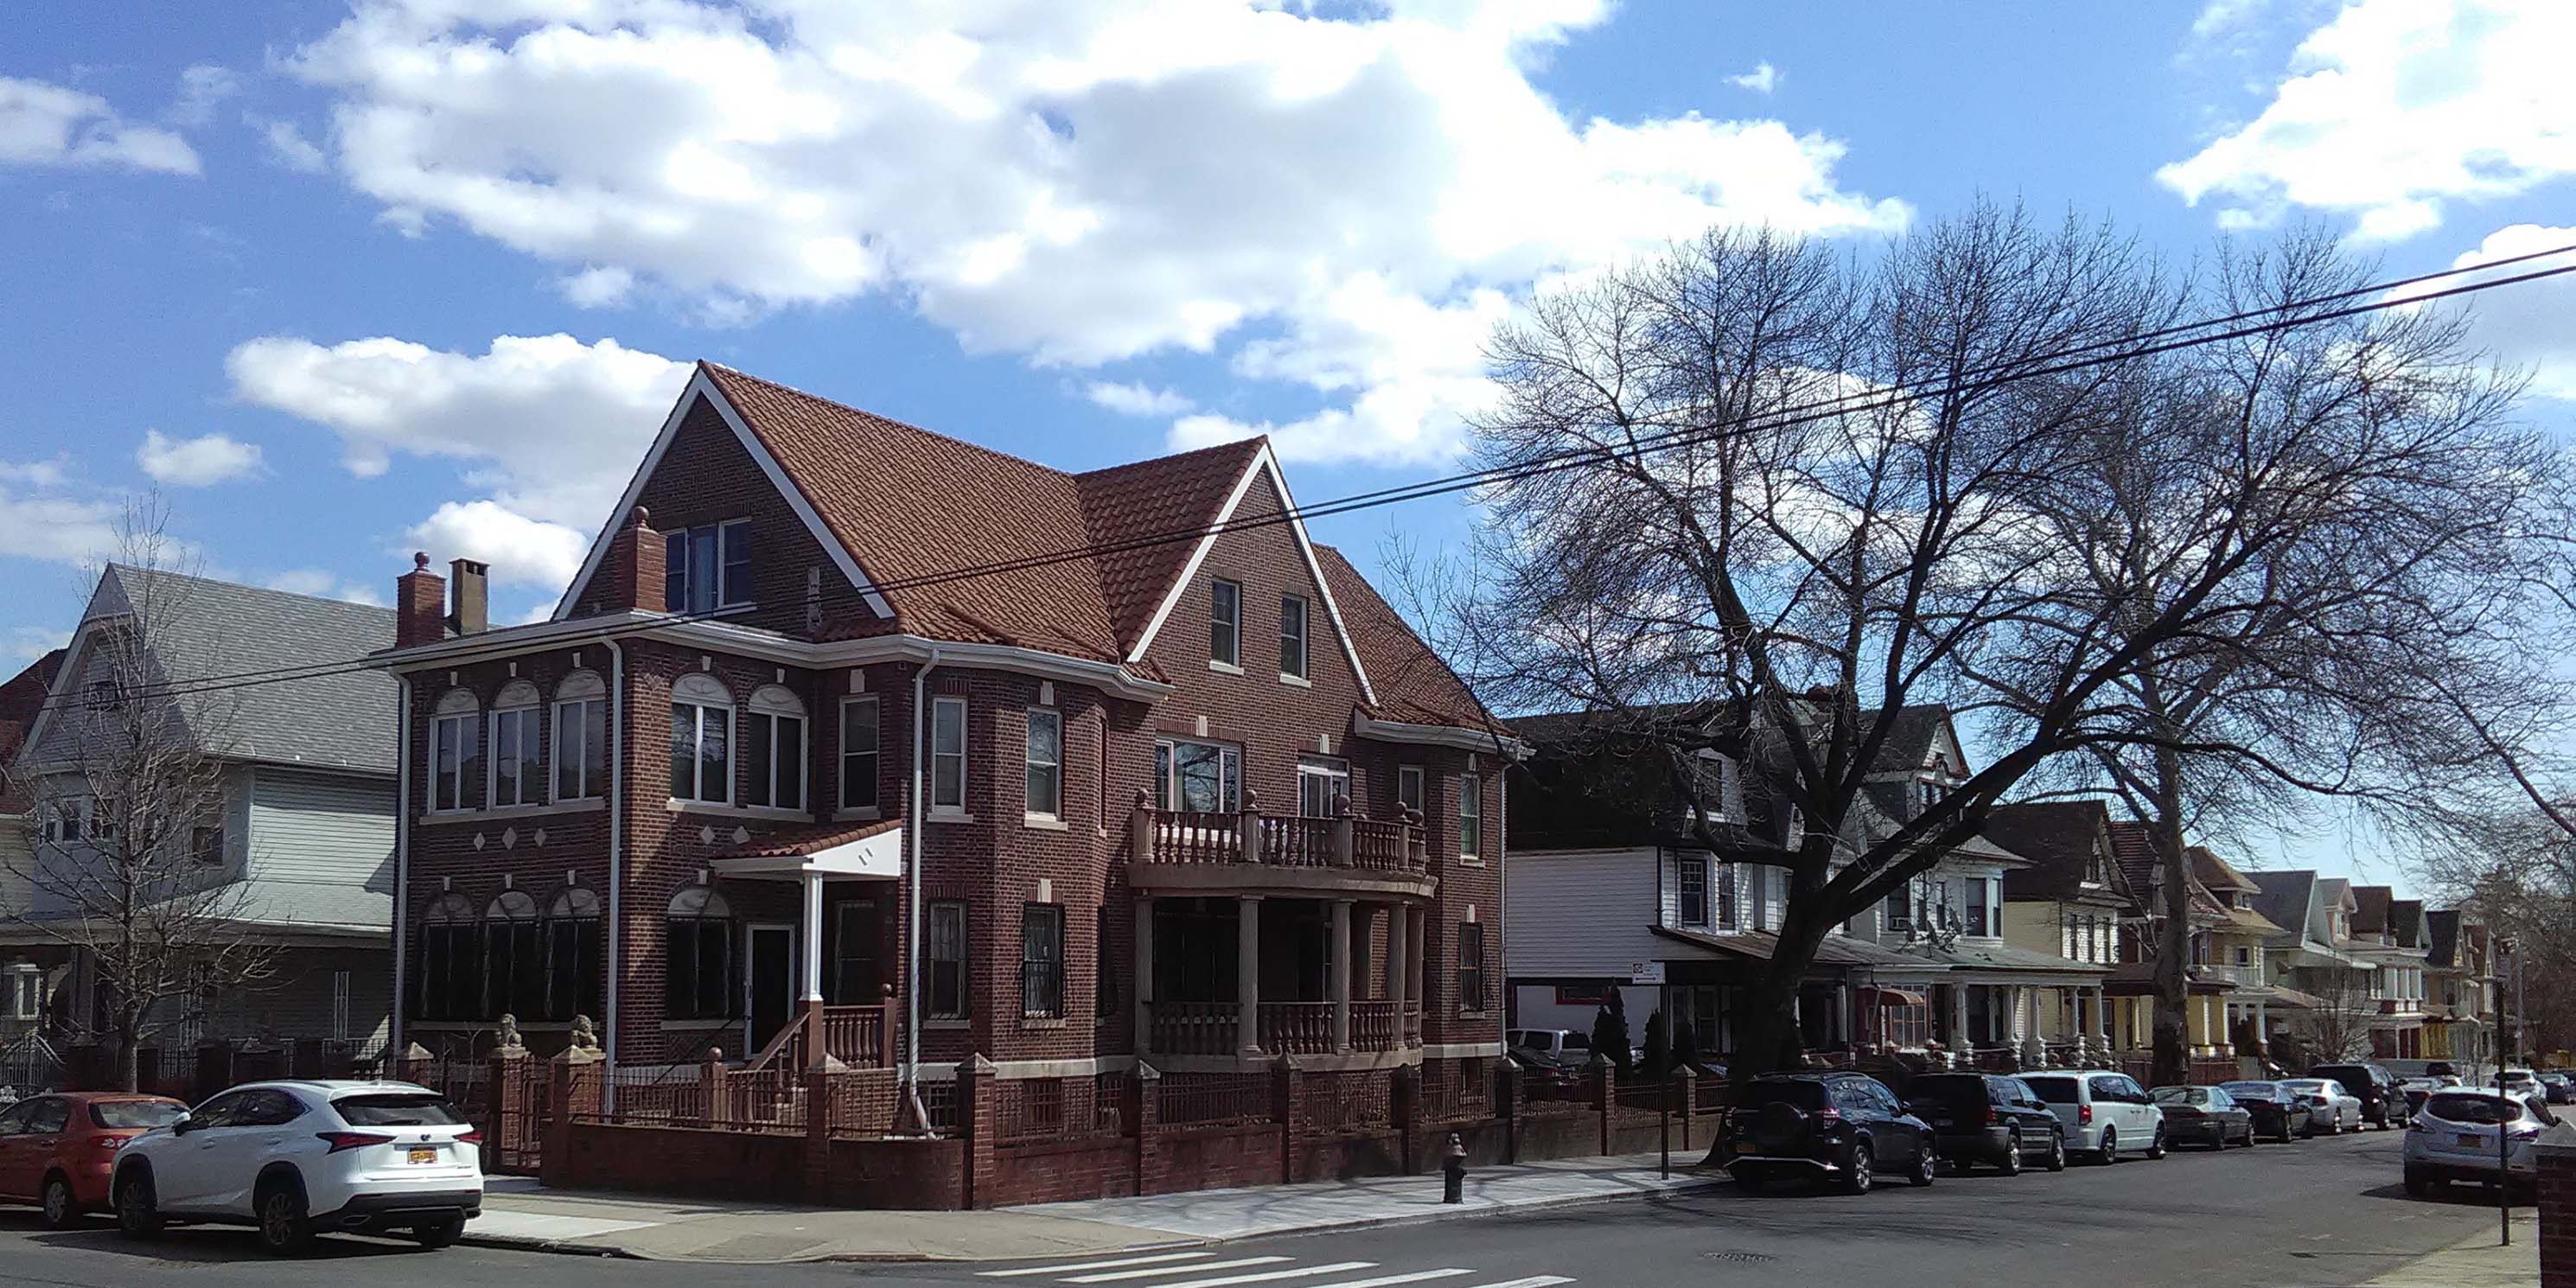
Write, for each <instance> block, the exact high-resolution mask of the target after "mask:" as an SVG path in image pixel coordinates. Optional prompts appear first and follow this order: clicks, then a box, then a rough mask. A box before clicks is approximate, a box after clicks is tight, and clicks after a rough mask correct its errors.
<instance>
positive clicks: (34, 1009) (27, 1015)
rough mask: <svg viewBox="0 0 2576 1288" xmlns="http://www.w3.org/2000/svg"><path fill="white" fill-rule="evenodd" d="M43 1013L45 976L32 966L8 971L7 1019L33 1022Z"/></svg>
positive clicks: (16, 967)
mask: <svg viewBox="0 0 2576 1288" xmlns="http://www.w3.org/2000/svg"><path fill="white" fill-rule="evenodd" d="M44 1013H45V976H44V973H43V972H42V971H39V970H37V969H36V968H35V967H33V966H13V967H11V968H10V969H9V1018H11V1019H13V1020H33V1019H38V1018H40V1017H42V1016H43V1015H44Z"/></svg>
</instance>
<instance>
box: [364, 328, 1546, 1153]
mask: <svg viewBox="0 0 2576 1288" xmlns="http://www.w3.org/2000/svg"><path fill="white" fill-rule="evenodd" d="M1293 516H1294V511H1293V509H1292V508H1291V502H1290V500H1289V496H1288V491H1287V487H1286V484H1285V481H1284V479H1283V477H1282V475H1281V473H1280V470H1279V466H1278V463H1277V458H1276V456H1275V455H1274V453H1273V451H1272V449H1271V448H1270V446H1269V444H1268V443H1267V441H1266V440H1253V441H1248V442H1240V443H1232V444H1227V445H1224V446H1220V447H1212V448H1208V449H1204V450H1201V451H1196V452H1190V453H1185V454H1182V455H1178V456H1171V457H1165V458H1161V459H1157V460H1149V461H1144V462H1140V463H1136V464H1131V465H1123V466H1118V467H1114V468H1109V469H1101V470H1094V471H1091V472H1088V473H1080V474H1073V473H1066V472H1063V471H1059V470H1055V469H1051V468H1048V467H1046V466H1042V465H1038V464H1034V463H1032V462H1029V461H1025V460H1021V459H1018V458H1015V457H1011V456H1006V455H1003V454H1001V453H998V452H992V451H988V450H986V449H984V448H980V447H977V446H974V445H973V444H970V443H966V442H961V441H959V440H956V439H952V438H947V437H943V436H941V435H938V434H934V433H930V432H928V431H925V430H921V429H916V428H913V427H911V426H908V425H901V424H897V423H895V422H892V421H888V420H884V419H882V418H879V417H876V416H873V415H870V414H868V413H865V412H861V411H857V410H854V409H852V408H849V407H845V406H842V405H839V404H837V403H833V402H829V401H826V400H824V399H822V398H818V397H814V396H812V395H809V394H805V393H801V392H798V391H796V390H792V389H788V388H786V387H784V386H781V385H777V384H773V383H770V382H768V381H765V380H760V379H756V378H754V377H751V376H747V375H743V374H741V373H739V372H734V371H730V370H727V369H724V368H721V367H716V366H712V365H708V364H700V366H699V367H698V368H697V371H696V374H695V376H694V377H693V378H692V379H691V381H690V382H689V384H688V386H687V388H686V390H685V391H684V392H683V393H682V395H681V397H680V400H679V402H678V404H677V405H676V406H675V407H674V408H673V409H672V411H671V413H670V416H669V418H668V420H667V421H665V422H664V424H663V425H662V428H661V430H660V432H659V434H658V435H657V437H656V438H655V439H654V440H653V443H652V446H651V448H650V449H649V451H647V453H646V454H645V456H644V459H643V462H642V464H641V466H640V467H639V468H638V469H637V470H636V472H635V475H634V478H633V481H632V483H631V484H630V485H629V487H628V489H627V491H626V494H625V495H624V497H623V498H622V499H621V500H620V501H619V503H618V507H617V509H616V511H615V514H614V516H613V517H612V519H611V521H610V522H609V524H608V526H607V527H606V528H604V529H603V530H602V531H601V532H600V533H599V534H598V535H597V538H596V540H595V541H594V543H593V545H592V548H591V550H590V552H589V555H588V557H587V558H586V559H585V561H584V563H583V565H582V567H581V570H580V572H579V575H578V576H577V577H576V578H575V579H574V580H573V582H572V584H571V586H570V587H569V588H568V589H567V591H566V592H565V594H564V596H563V599H562V602H561V604H560V606H559V607H558V608H557V610H556V611H555V613H554V614H553V616H552V617H551V618H550V619H549V620H546V621H542V622H537V623H534V624H529V625H520V626H502V627H495V626H492V625H491V624H490V622H489V620H488V616H487V613H486V610H485V587H486V584H487V577H488V570H487V569H486V568H485V567H484V566H483V565H481V564H476V563H472V562H468V561H464V560H458V561H456V563H455V564H454V565H452V568H451V577H450V578H442V577H440V576H438V575H437V574H434V573H432V572H430V571H429V570H428V562H427V559H426V557H425V556H424V557H423V558H421V559H420V560H418V561H417V562H418V564H419V566H418V567H416V568H415V569H414V570H413V571H412V572H410V573H408V574H406V575H404V576H403V577H401V578H400V579H399V582H398V587H397V590H398V594H397V614H398V617H399V622H400V625H399V632H398V635H397V638H396V641H395V646H394V647H392V648H391V649H389V650H387V651H384V652H382V653H379V654H378V655H377V660H378V661H379V663H381V664H382V665H383V666H384V667H385V668H386V669H387V671H388V672H390V673H391V674H392V675H394V676H396V677H398V679H399V683H400V684H401V686H402V689H403V693H404V698H405V702H406V704H407V705H406V707H405V710H406V715H405V718H404V724H403V728H402V731H401V733H400V736H399V739H398V740H397V739H396V738H392V737H389V738H388V739H387V740H386V742H385V744H384V747H385V752H386V753H387V754H391V753H392V750H393V749H394V748H395V747H397V746H399V747H400V748H401V749H402V755H403V760H404V764H405V782H404V786H403V788H402V791H403V800H404V802H405V807H404V810H403V821H402V832H403V835H402V855H403V858H402V870H403V879H402V884H401V890H402V898H401V900H400V901H399V906H400V908H401V922H400V927H401V930H400V935H401V943H402V944H403V955H402V971H403V989H402V993H403V1008H402V1019H401V1025H402V1028H401V1036H402V1040H403V1041H405V1042H406V1043H413V1042H417V1043H419V1044H421V1045H424V1046H427V1047H430V1048H432V1049H440V1048H445V1049H449V1050H463V1049H467V1048H469V1047H470V1046H471V1045H472V1044H473V1043H475V1042H477V1041H478V1040H480V1035H481V1034H483V1033H484V1031H486V1030H488V1029H489V1028H490V1027H491V1026H492V1024H493V1022H494V1021H495V1020H496V1019H497V1018H498V1017H499V1016H501V1015H502V1014H505V1013H507V1014H510V1015H512V1016H514V1017H515V1018H516V1019H517V1020H518V1021H519V1028H520V1031H521V1032H522V1033H524V1034H526V1035H527V1040H528V1042H529V1044H530V1045H531V1046H532V1047H535V1048H537V1049H538V1050H540V1051H546V1050H551V1049H553V1048H556V1047H560V1046H562V1045H563V1044H564V1043H565V1042H566V1041H568V1040H569V1039H568V1037H567V1034H568V1031H569V1030H570V1029H571V1028H572V1027H573V1024H574V1021H575V1020H576V1017H586V1018H589V1019H593V1020H596V1021H597V1022H598V1028H599V1032H600V1036H601V1037H602V1038H603V1040H604V1047H605V1051H606V1054H607V1057H608V1059H609V1060H610V1061H611V1073H612V1076H613V1077H612V1084H611V1085H612V1089H614V1088H615V1087H616V1086H619V1085H623V1084H620V1083H618V1082H616V1081H615V1080H614V1075H616V1074H618V1073H620V1072H625V1073H628V1074H630V1075H631V1076H633V1077H640V1078H654V1077H662V1076H667V1075H670V1074H671V1073H672V1071H673V1070H675V1069H677V1070H681V1071H683V1072H684V1073H685V1072H686V1071H687V1070H690V1069H693V1068H694V1067H695V1066H696V1064H697V1063H698V1062H700V1061H702V1060H705V1059H708V1058H710V1057H711V1052H713V1051H721V1052H723V1053H724V1054H723V1058H724V1059H725V1060H727V1061H730V1062H736V1063H749V1064H754V1065H759V1066H761V1067H763V1068H770V1067H776V1065H777V1062H779V1061H781V1060H786V1059H792V1058H793V1057H792V1056H791V1055H790V1054H788V1053H790V1052H793V1051H796V1050H799V1049H802V1050H804V1051H806V1052H808V1053H814V1054H818V1055H828V1056H829V1058H831V1059H834V1060H839V1061H841V1062H843V1063H844V1064H848V1065H852V1066H858V1067H875V1066H881V1065H884V1064H887V1063H889V1061H888V1060H887V1059H886V1054H885V1053H886V1052H887V1051H889V1050H891V1051H893V1052H895V1053H896V1057H895V1060H894V1061H892V1063H898V1064H901V1065H904V1066H910V1067H916V1069H917V1077H918V1079H919V1080H922V1081H934V1082H935V1081H944V1080H946V1079H947V1078H948V1077H949V1076H950V1075H951V1074H952V1073H953V1071H954V1069H955V1068H956V1066H957V1065H958V1064H959V1063H960V1062H961V1061H965V1060H968V1059H970V1058H973V1057H976V1056H982V1057H984V1058H987V1059H989V1060H991V1061H993V1062H994V1064H995V1076H997V1077H999V1078H1001V1079H1004V1080H1006V1081H1012V1082H1022V1081H1026V1082H1029V1083H1031V1086H1030V1087H1029V1088H1027V1089H1026V1091H1027V1094H1030V1095H1033V1096H1045V1095H1054V1094H1059V1093H1061V1092H1062V1091H1063V1090H1064V1089H1065V1086H1066V1085H1067V1084H1068V1083H1069V1082H1071V1081H1072V1080H1083V1081H1082V1083H1081V1087H1080V1093H1079V1094H1080V1095H1081V1096H1083V1097H1085V1099H1083V1100H1082V1101H1080V1102H1079V1103H1086V1104H1087V1103H1088V1100H1087V1097H1088V1096H1089V1094H1090V1088H1091V1084H1090V1083H1089V1082H1088V1079H1089V1078H1090V1077H1091V1076H1092V1075H1095V1074H1100V1073H1116V1072H1120V1071H1123V1070H1126V1069H1128V1068H1131V1067H1132V1066H1133V1065H1134V1064H1135V1063H1136V1062H1137V1061H1138V1060H1139V1059H1143V1060H1146V1061H1149V1062H1150V1063H1151V1064H1152V1065H1153V1066H1154V1067H1155V1068H1157V1069H1159V1070H1162V1071H1164V1072H1165V1073H1167V1074H1168V1073H1175V1072H1179V1073H1205V1072H1234V1071H1244V1072H1250V1071H1256V1070H1263V1069H1267V1068H1270V1067H1271V1066H1272V1065H1273V1063H1274V1062H1275V1061H1276V1060H1277V1059H1278V1058H1279V1057H1280V1056H1283V1055H1294V1056H1296V1057H1298V1059H1299V1060H1300V1062H1301V1063H1302V1064H1303V1065H1304V1067H1306V1068H1308V1069H1313V1070H1342V1071H1366V1072H1370V1073H1372V1074H1373V1075H1375V1076H1378V1077H1391V1071H1392V1070H1393V1069H1395V1068H1397V1067H1399V1066H1411V1065H1437V1066H1440V1069H1439V1072H1440V1074H1441V1075H1442V1076H1448V1075H1449V1074H1450V1073H1451V1072H1452V1069H1451V1066H1466V1067H1467V1068H1466V1072H1467V1073H1474V1072H1475V1071H1479V1070H1482V1069H1484V1068H1485V1067H1486V1066H1484V1065H1483V1064H1482V1063H1481V1062H1482V1061H1484V1060H1486V1059H1488V1058H1491V1057H1495V1056H1499V1055H1500V1054H1501V1051H1502V1045H1501V1037H1502V1004H1501V1003H1502V994H1501V989H1500V987H1499V985H1500V978H1499V976H1500V964H1501V960H1502V947H1503V945H1502V942H1501V934H1500V926H1499V924H1498V923H1499V922H1500V920H1501V917H1500V898H1501V889H1502V868H1503V863H1502V860H1503V853H1504V829H1503V827H1502V820H1503V817H1504V814H1503V801H1502V768H1503V759H1502V758H1503V756H1505V755H1507V754H1508V753H1509V752H1510V751H1511V749H1512V744H1511V743H1510V742H1509V741H1508V740H1505V739H1499V738H1498V737H1497V735H1496V733H1495V729H1494V726H1493V725H1492V723H1491V722H1490V721H1489V720H1488V719H1487V717H1486V715H1485V713H1484V712H1483V710H1482V709H1481V708H1480V707H1478V705H1477V704H1476V702H1475V700H1474V698H1473V697H1472V696H1470V695H1469V693H1468V692H1467V690H1466V688H1465V686H1464V685H1462V684H1461V683H1460V682H1459V681H1458V679H1457V678H1456V677H1455V676H1454V675H1452V674H1451V673H1450V672H1449V670H1448V669H1447V668H1446V667H1445V666H1443V665H1442V664H1441V663H1440V662H1439V660H1438V659H1437V658H1436V657H1434V656H1433V655H1432V654H1431V653H1430V652H1429V650H1428V649H1426V648H1425V647H1424V646H1423V645H1422V644H1421V642H1420V641H1419V640H1417V639H1416V638H1415V637H1414V636H1413V635H1412V633H1411V632H1410V631H1409V630H1407V629H1406V628H1405V626H1404V625H1403V623H1402V622H1401V620H1400V619H1399V618H1398V617H1397V616H1396V615H1395V613H1394V612H1393V611H1392V610H1390V609H1389V608H1388V606H1387V605H1386V604H1385V603H1384V602H1383V601H1381V600H1380V598H1379V597H1378V596H1377V594H1376V593H1375V592H1374V591H1373V590H1371V589H1370V587H1369V586H1368V584H1367V583H1366V582H1365V581H1363V580H1362V579H1361V578H1360V576H1359V574H1358V573H1357V572H1356V571H1354V570H1353V568H1352V567H1351V565H1350V564H1349V563H1348V562H1346V561H1345V560H1343V559H1342V557H1341V556H1340V555H1339V554H1338V553H1336V552H1334V551H1332V550H1331V549H1329V548H1325V547H1319V546H1315V545H1313V544H1311V543H1310V542H1309V540H1308V538H1307V536H1306V533H1305V530H1304V527H1303V526H1302V524H1301V523H1299V522H1298V521H1296V520H1295V518H1294V517H1293ZM1062 552H1070V553H1062ZM960 573H964V574H966V575H956V574H960ZM450 596H452V597H453V598H452V604H453V611H452V612H451V611H450V601H449V597H450ZM916 752H918V754H919V755H920V757H921V759H920V760H919V761H918V762H917V761H916V759H915V756H916ZM915 945H918V955H917V957H916V956H914V955H913V947H914V946H915ZM916 963H917V965H916ZM881 1008H883V1009H881ZM888 1011H890V1012H891V1015H892V1025H891V1027H889V1028H887V1029H886V1030H885V1031H883V1032H879V1030H878V1029H877V1027H876V1026H877V1025H878V1024H879V1022H880V1017H881V1016H883V1015H885V1014H886V1013H887V1012H888ZM913 1015H917V1016H918V1017H919V1022H918V1025H917V1027H916V1026H914V1025H913V1024H912V1023H911V1021H910V1019H909V1018H908V1017H910V1016H913ZM862 1033H863V1034H864V1035H865V1036H864V1037H863V1038H860V1037H854V1036H853V1035H856V1034H862ZM881 1042H882V1043H883V1044H884V1045H882V1046H881V1045H880V1043H881ZM916 1042H917V1046H916V1045H915V1044H916ZM799 1044H802V1045H801V1047H800V1045H799ZM916 1050H917V1054H918V1063H917V1066H916V1064H915V1061H914V1059H913V1058H912V1057H913V1053H914V1052H915V1051H916ZM1461 1076H1465V1075H1464V1074H1462V1075H1461ZM1479 1076H1480V1075H1479ZM612 1094H613V1091H612ZM1050 1103H1060V1102H1050Z"/></svg>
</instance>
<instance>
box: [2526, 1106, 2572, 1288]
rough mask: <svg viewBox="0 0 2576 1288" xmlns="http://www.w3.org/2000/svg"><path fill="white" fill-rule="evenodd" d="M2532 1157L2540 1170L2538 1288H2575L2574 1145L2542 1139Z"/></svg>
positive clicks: (2560, 1129)
mask: <svg viewBox="0 0 2576 1288" xmlns="http://www.w3.org/2000/svg"><path fill="white" fill-rule="evenodd" d="M2566 1130H2567V1129H2566V1128H2564V1127H2558V1128H2553V1129H2551V1131H2550V1133H2549V1136H2550V1137H2555V1136H2558V1135H2560V1134H2561V1133H2564V1132H2565V1131H2566ZM2532 1157H2533V1161H2534V1162H2535V1163H2536V1164H2537V1165H2538V1166H2539V1169H2540V1288H2576V1142H2568V1143H2560V1142H2558V1141H2556V1140H2553V1139H2548V1138H2544V1139H2543V1141H2542V1143H2540V1144H2538V1145H2536V1146H2535V1147H2534V1148H2533V1150H2532Z"/></svg>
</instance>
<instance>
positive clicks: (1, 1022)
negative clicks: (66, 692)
mask: <svg viewBox="0 0 2576 1288" xmlns="http://www.w3.org/2000/svg"><path fill="white" fill-rule="evenodd" d="M62 661H63V650H61V649H55V650H53V651H52V652H50V653H47V654H45V655H44V656H43V657H40V658H38V659H36V661H35V662H33V663H31V664H30V665H29V666H28V667H27V669H26V670H23V671H20V672H19V673H18V674H17V675H15V676H12V677H11V678H10V679H9V681H8V682H7V683H6V684H0V928H5V927H6V926H7V925H8V924H9V922H10V921H11V919H13V918H16V917H19V916H22V915H24V914H25V913H26V911H27V906H28V903H29V902H30V899H31V896H32V894H33V891H34V889H35V887H34V884H33V883H32V882H31V881H29V880H28V874H29V873H30V872H31V871H32V870H33V864H34V862H35V858H36V850H35V845H34V839H35V816H34V814H33V812H32V811H33V809H34V807H35V800H36V794H35V790H34V787H33V786H32V785H31V784H29V783H26V782H24V781H23V780H21V779H19V778H17V777H14V776H13V775H12V774H11V772H10V767H11V764H12V762H13V761H14V760H15V759H16V758H17V755H18V746H19V744H20V743H22V742H24V741H25V740H26V736H27V726H28V725H29V724H31V723H33V722H34V720H35V718H36V715H37V713H38V712H39V711H40V710H42V709H43V707H44V705H45V694H46V692H47V691H48V690H49V689H50V688H51V687H52V686H53V682H54V673H55V671H57V670H58V669H60V667H61V666H62ZM60 974H61V972H60V971H59V970H55V971H50V972H49V971H47V970H46V969H45V968H44V966H43V965H42V964H41V963H40V962H38V961H37V960H36V958H35V957H33V956H31V955H29V954H27V953H25V952H23V951H19V950H15V949H11V948H7V947H0V1086H18V1085H32V1084H40V1083H42V1082H44V1081H46V1079H45V1078H44V1077H43V1076H42V1075H41V1070H42V1069H43V1068H44V1067H45V1066H46V1065H47V1064H48V1062H47V1061H46V1060H45V1059H43V1058H42V1055H41V1051H40V1049H39V1048H37V1047H36V1046H35V1044H34V1041H33V1039H32V1038H31V1036H30V1035H32V1034H34V1033H35V1031H36V1028H37V1024H38V1022H39V1021H40V1020H41V1019H42V1018H43V1016H44V1013H45V1003H46V1001H47V1000H48V999H50V998H51V997H52V995H53V989H54V986H55V985H56V984H57V983H58V982H59V976H60ZM31 1074H32V1075H35V1076H29V1075H31Z"/></svg>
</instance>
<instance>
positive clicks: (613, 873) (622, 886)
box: [599, 635, 626, 1113]
mask: <svg viewBox="0 0 2576 1288" xmlns="http://www.w3.org/2000/svg"><path fill="white" fill-rule="evenodd" d="M599 642H600V643H602V644H604V645H607V646H608V675H609V681H608V695H609V696H608V709H609V717H608V727H609V732H610V737H609V739H608V953H607V957H608V988H607V990H606V992H605V997H606V1007H607V1011H608V1014H607V1016H606V1017H604V1018H603V1019H602V1021H601V1027H600V1037H599V1044H600V1047H601V1052H600V1054H601V1056H602V1057H603V1059H602V1061H601V1064H600V1079H599V1082H600V1087H599V1095H600V1108H601V1109H602V1110H603V1111H607V1112H612V1113H613V1112H615V1111H616V1109H617V1077H616V1073H617V976H618V973H619V972H618V958H619V957H620V956H621V955H622V954H620V953H619V951H618V950H619V948H620V947H621V946H622V945H624V943H625V942H626V921H625V918H624V917H623V916H621V915H620V910H621V908H622V907H623V906H624V902H625V900H624V898H623V896H624V895H625V893H626V883H625V881H624V880H623V877H624V859H625V855H626V845H625V839H626V650H625V649H624V648H622V647H620V646H619V644H618V643H617V640H616V639H615V638H614V637H611V636H606V635H603V636H600V637H599Z"/></svg>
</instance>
